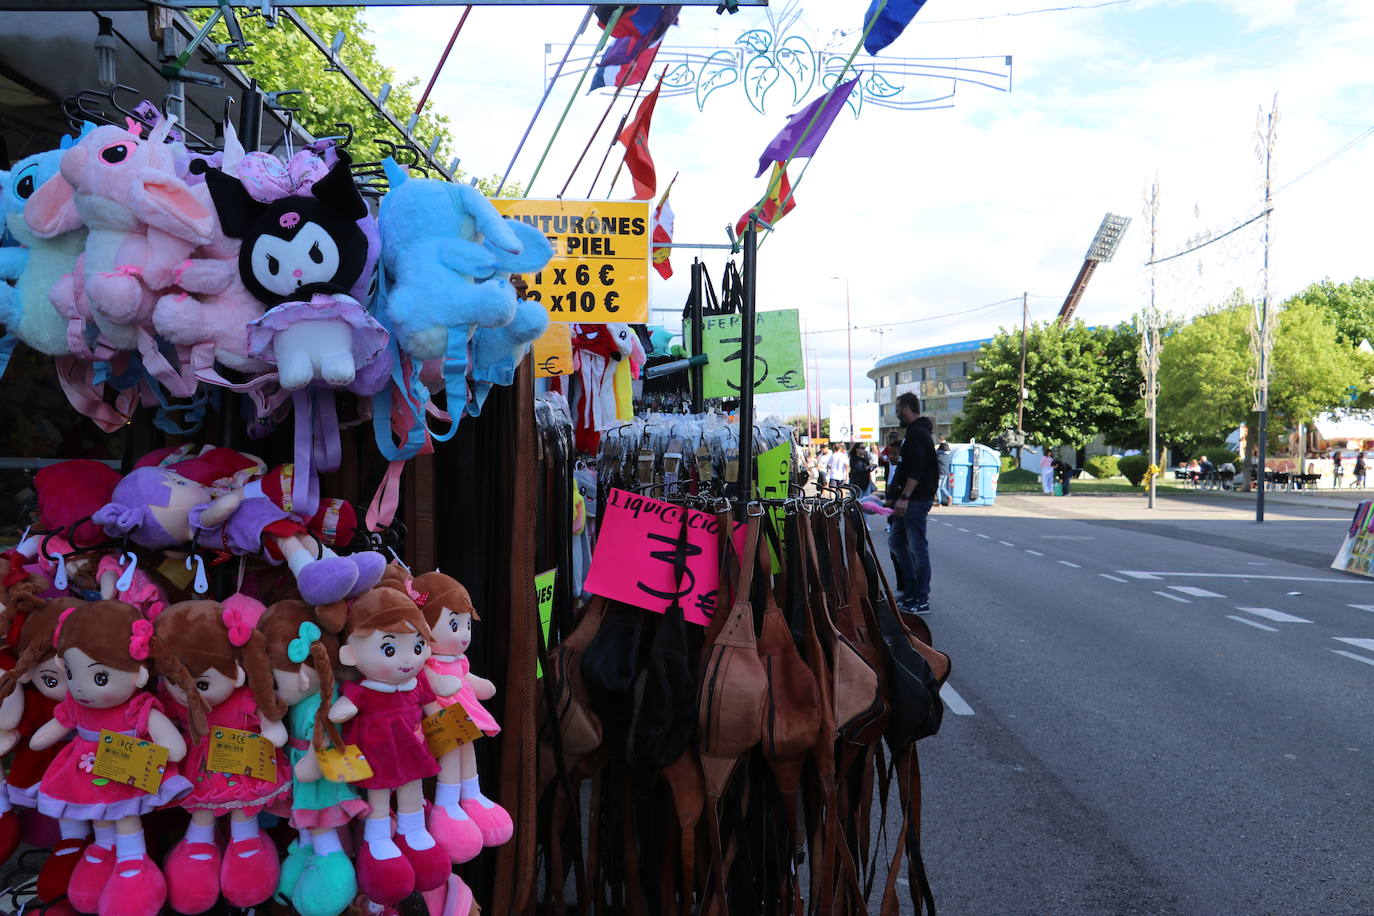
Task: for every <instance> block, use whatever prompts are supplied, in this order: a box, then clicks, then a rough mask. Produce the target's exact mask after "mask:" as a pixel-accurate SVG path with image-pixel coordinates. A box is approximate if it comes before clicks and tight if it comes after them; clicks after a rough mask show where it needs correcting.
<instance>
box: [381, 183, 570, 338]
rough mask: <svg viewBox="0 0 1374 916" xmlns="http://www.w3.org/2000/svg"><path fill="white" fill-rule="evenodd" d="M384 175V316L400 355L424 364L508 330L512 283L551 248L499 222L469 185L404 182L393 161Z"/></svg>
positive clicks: (531, 233) (529, 230)
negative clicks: (476, 336)
mask: <svg viewBox="0 0 1374 916" xmlns="http://www.w3.org/2000/svg"><path fill="white" fill-rule="evenodd" d="M383 167H384V168H385V170H386V174H387V178H388V179H389V180H390V182H391V190H390V191H389V192H388V193H387V195H386V196H385V197H384V198H382V205H381V212H380V217H379V220H380V223H381V231H382V263H383V265H384V266H385V268H386V272H387V277H388V282H389V283H390V288H389V290H388V292H387V295H386V298H385V302H383V303H382V306H381V308H383V309H384V310H385V314H386V318H387V320H388V322H389V323H390V325H391V330H392V334H393V335H395V337H396V342H397V344H398V345H399V346H400V348H401V349H402V350H404V351H405V352H406V353H408V354H410V355H411V356H412V357H413V358H415V359H416V360H419V361H421V362H423V361H425V360H431V359H437V358H439V357H441V356H444V355H445V354H446V353H452V352H454V351H455V350H458V349H461V348H462V347H463V346H464V345H465V344H466V342H467V340H468V338H469V337H470V336H471V334H472V333H473V331H474V330H475V329H477V328H504V327H505V326H506V325H509V324H510V323H511V322H512V320H514V319H515V317H516V301H517V300H516V295H515V289H514V288H513V287H512V286H511V284H510V279H509V275H510V274H513V273H532V272H534V271H538V270H540V269H542V268H543V267H544V265H545V264H547V263H548V262H549V259H550V258H551V257H553V246H552V245H550V244H549V240H548V239H547V238H545V236H544V234H543V233H541V232H540V231H539V230H537V229H535V228H534V227H532V226H528V225H526V224H525V223H521V222H518V221H515V220H508V219H505V218H503V217H502V216H501V214H500V213H498V212H497V211H496V208H495V207H493V206H492V205H491V201H489V200H487V199H486V198H485V197H484V196H482V192H481V191H478V190H477V189H476V188H474V187H472V186H471V185H465V184H457V183H452V182H447V181H439V180H436V179H424V178H408V177H407V175H406V174H405V172H404V170H402V169H401V168H400V167H399V166H397V165H396V163H395V162H393V161H392V160H390V159H387V160H384V161H383ZM519 333H520V334H524V333H528V329H526V330H525V331H522V332H519ZM451 334H458V335H461V340H451V339H450V335H451ZM535 336H538V335H537V334H536V335H535ZM498 349H499V348H498ZM507 356H508V354H507ZM498 361H500V358H498Z"/></svg>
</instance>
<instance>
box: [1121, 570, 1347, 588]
mask: <svg viewBox="0 0 1374 916" xmlns="http://www.w3.org/2000/svg"><path fill="white" fill-rule="evenodd" d="M1117 572H1119V573H1121V574H1122V575H1123V576H1131V577H1133V578H1136V579H1158V578H1160V577H1162V576H1192V577H1195V578H1199V579H1277V580H1280V581H1283V582H1332V583H1336V582H1339V583H1343V584H1345V585H1374V579H1346V578H1338V577H1336V576H1258V575H1255V574H1254V573H1212V572H1140V571H1138V570H1132V569H1118V570H1117Z"/></svg>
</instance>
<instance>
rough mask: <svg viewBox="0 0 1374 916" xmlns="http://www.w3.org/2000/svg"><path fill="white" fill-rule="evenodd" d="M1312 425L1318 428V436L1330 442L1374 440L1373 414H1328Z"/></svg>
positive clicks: (1318, 418)
mask: <svg viewBox="0 0 1374 916" xmlns="http://www.w3.org/2000/svg"><path fill="white" fill-rule="evenodd" d="M1312 425H1313V426H1315V427H1316V428H1317V435H1318V436H1321V437H1322V438H1323V439H1325V440H1326V441H1328V442H1330V441H1333V440H1334V441H1343V440H1349V439H1374V415H1371V414H1366V413H1357V414H1331V413H1326V414H1322V415H1321V416H1320V417H1317V419H1316V421H1315V422H1313V424H1312Z"/></svg>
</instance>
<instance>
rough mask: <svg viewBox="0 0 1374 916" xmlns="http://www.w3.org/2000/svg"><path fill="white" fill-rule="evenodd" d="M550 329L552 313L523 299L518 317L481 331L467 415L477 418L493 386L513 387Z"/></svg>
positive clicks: (474, 344) (474, 354)
mask: <svg viewBox="0 0 1374 916" xmlns="http://www.w3.org/2000/svg"><path fill="white" fill-rule="evenodd" d="M548 326H549V313H548V311H547V310H546V309H545V308H544V307H543V306H542V305H540V304H539V303H538V302H530V301H528V300H524V299H522V300H521V301H520V302H518V303H517V304H516V307H515V317H514V318H513V319H511V322H510V324H507V325H503V326H501V327H499V328H478V329H477V332H476V333H475V334H473V335H472V380H473V382H474V384H473V390H472V396H471V398H469V400H468V404H467V407H466V412H467V413H468V414H469V415H470V416H474V417H475V416H477V415H478V414H480V413H481V412H482V404H483V402H484V401H486V399H487V394H488V393H490V392H491V387H492V386H493V385H510V384H512V383H513V382H514V381H515V370H516V368H517V367H518V366H519V365H520V361H521V360H522V359H524V358H525V354H526V353H528V352H529V350H530V344H532V343H534V341H536V340H537V339H539V336H540V335H541V334H543V333H544V331H545V330H546V329H547V328H548Z"/></svg>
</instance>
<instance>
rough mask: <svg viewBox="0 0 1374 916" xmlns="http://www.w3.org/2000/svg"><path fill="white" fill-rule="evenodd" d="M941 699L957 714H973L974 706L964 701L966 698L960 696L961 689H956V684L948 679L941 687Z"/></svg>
mask: <svg viewBox="0 0 1374 916" xmlns="http://www.w3.org/2000/svg"><path fill="white" fill-rule="evenodd" d="M940 699H942V700H944V701H945V705H946V706H948V707H949V711H950V712H952V713H954V714H955V715H956V716H971V715H973V707H972V706H970V705H968V703H965V702H964V698H963V697H961V696H959V691H957V690H955V689H954V686H953V685H952V684H950V683H949V682H948V681H946V682H945V684H944V686H943V687H941V688H940Z"/></svg>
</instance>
